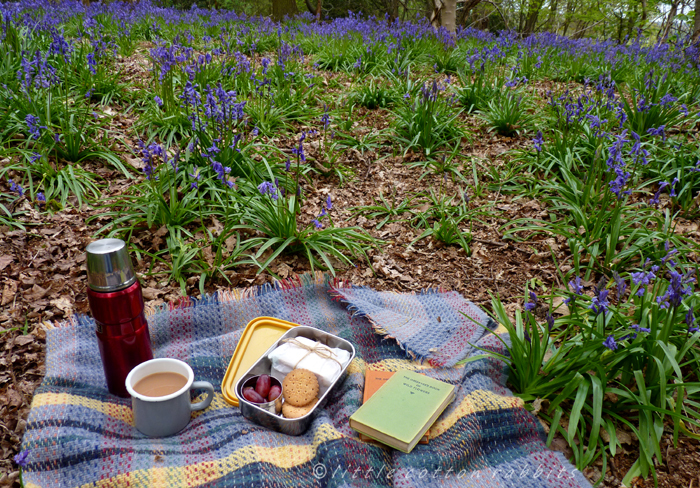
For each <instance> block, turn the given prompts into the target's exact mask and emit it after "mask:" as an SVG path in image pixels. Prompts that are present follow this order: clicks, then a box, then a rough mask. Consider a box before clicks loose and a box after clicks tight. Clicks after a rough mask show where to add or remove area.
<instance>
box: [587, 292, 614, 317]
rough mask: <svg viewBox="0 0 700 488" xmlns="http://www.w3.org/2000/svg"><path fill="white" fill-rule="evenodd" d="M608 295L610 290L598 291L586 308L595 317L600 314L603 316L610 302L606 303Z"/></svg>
mask: <svg viewBox="0 0 700 488" xmlns="http://www.w3.org/2000/svg"><path fill="white" fill-rule="evenodd" d="M609 293H610V290H600V291H599V292H598V294H597V295H596V296H594V297H593V300H591V305H590V306H589V307H588V308H590V309H591V310H593V312H594V313H595V314H596V315H599V314H601V313H602V314H605V312H607V311H608V307H609V306H610V302H609V301H608V294H609Z"/></svg>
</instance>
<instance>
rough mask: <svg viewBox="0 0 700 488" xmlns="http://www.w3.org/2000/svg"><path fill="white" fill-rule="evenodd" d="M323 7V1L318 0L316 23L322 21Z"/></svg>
mask: <svg viewBox="0 0 700 488" xmlns="http://www.w3.org/2000/svg"><path fill="white" fill-rule="evenodd" d="M322 5H323V0H318V1H317V2H316V22H320V21H321V6H322Z"/></svg>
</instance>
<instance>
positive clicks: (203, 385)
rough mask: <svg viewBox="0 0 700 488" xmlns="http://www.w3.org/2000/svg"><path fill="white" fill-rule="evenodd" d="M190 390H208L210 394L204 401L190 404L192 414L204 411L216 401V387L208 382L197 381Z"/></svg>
mask: <svg viewBox="0 0 700 488" xmlns="http://www.w3.org/2000/svg"><path fill="white" fill-rule="evenodd" d="M190 390H206V391H207V393H208V394H207V397H206V398H205V399H204V400H203V401H201V402H198V403H191V404H190V411H192V412H194V411H195V410H204V409H205V408H207V407H208V406H209V404H210V403H211V401H212V400H213V399H214V387H213V386H212V384H211V383H209V382H208V381H195V382H194V383H192V386H190Z"/></svg>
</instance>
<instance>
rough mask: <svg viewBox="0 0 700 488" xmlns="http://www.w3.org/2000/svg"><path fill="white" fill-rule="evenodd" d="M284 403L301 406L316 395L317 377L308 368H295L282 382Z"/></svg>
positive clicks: (309, 401)
mask: <svg viewBox="0 0 700 488" xmlns="http://www.w3.org/2000/svg"><path fill="white" fill-rule="evenodd" d="M282 392H283V395H284V401H285V403H289V404H291V405H292V406H294V407H303V406H304V405H307V404H309V403H311V401H312V400H313V399H314V398H316V397H317V396H318V379H317V378H316V375H315V374H313V373H312V372H311V371H309V370H308V369H295V370H293V371H292V372H290V373H289V374H288V375H287V376H285V378H284V381H283V382H282Z"/></svg>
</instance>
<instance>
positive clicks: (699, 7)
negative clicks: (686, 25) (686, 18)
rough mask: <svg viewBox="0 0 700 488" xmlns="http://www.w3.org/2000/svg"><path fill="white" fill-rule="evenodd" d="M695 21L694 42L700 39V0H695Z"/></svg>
mask: <svg viewBox="0 0 700 488" xmlns="http://www.w3.org/2000/svg"><path fill="white" fill-rule="evenodd" d="M693 20H694V21H695V22H694V23H693V42H698V40H700V0H695V15H694V19H693Z"/></svg>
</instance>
